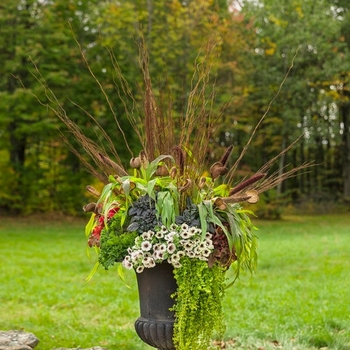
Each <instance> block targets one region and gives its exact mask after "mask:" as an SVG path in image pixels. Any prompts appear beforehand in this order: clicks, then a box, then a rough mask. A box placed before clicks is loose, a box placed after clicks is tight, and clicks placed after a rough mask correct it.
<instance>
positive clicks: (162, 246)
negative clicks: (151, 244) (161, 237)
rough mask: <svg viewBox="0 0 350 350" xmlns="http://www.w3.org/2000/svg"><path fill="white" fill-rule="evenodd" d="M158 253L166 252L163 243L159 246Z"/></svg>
mask: <svg viewBox="0 0 350 350" xmlns="http://www.w3.org/2000/svg"><path fill="white" fill-rule="evenodd" d="M158 249H159V251H160V252H163V253H164V252H166V245H165V244H164V243H161V244H159V248H158Z"/></svg>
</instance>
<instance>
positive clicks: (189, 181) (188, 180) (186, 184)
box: [179, 179, 192, 192]
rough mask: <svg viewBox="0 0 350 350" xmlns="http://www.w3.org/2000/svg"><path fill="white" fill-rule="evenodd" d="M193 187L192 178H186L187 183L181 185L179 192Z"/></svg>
mask: <svg viewBox="0 0 350 350" xmlns="http://www.w3.org/2000/svg"><path fill="white" fill-rule="evenodd" d="M191 187H192V180H191V179H186V181H185V183H184V184H183V185H182V186H181V187H179V192H185V191H187V190H188V189H190V188H191Z"/></svg>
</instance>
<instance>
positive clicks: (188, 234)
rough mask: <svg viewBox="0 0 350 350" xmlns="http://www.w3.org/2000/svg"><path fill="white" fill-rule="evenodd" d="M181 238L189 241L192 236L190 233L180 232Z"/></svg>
mask: <svg viewBox="0 0 350 350" xmlns="http://www.w3.org/2000/svg"><path fill="white" fill-rule="evenodd" d="M180 236H181V237H182V238H184V239H187V238H190V237H191V234H190V232H189V231H181V232H180Z"/></svg>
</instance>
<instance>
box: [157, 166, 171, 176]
mask: <svg viewBox="0 0 350 350" xmlns="http://www.w3.org/2000/svg"><path fill="white" fill-rule="evenodd" d="M156 175H157V176H168V175H169V170H168V168H167V167H166V166H165V165H159V166H158V168H157V170H156Z"/></svg>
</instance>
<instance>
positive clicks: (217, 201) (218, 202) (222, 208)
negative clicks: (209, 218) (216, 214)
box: [214, 197, 227, 210]
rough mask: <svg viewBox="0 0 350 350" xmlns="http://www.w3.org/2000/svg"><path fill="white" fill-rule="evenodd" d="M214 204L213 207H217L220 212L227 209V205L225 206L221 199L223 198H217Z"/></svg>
mask: <svg viewBox="0 0 350 350" xmlns="http://www.w3.org/2000/svg"><path fill="white" fill-rule="evenodd" d="M214 204H215V206H216V207H218V208H219V209H220V210H225V209H226V208H227V205H226V203H225V201H224V199H223V198H220V197H218V198H216V199H215V201H214Z"/></svg>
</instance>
